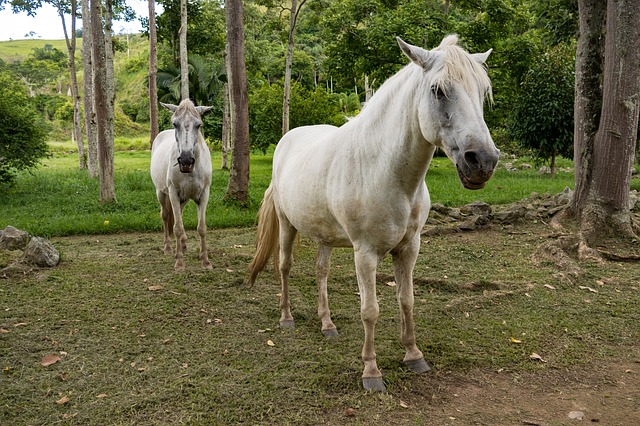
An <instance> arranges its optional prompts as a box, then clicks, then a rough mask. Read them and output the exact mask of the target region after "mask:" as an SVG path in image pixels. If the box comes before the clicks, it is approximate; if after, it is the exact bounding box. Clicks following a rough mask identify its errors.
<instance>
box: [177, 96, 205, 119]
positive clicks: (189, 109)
mask: <svg viewBox="0 0 640 426" xmlns="http://www.w3.org/2000/svg"><path fill="white" fill-rule="evenodd" d="M187 114H189V115H193V116H194V117H196V118H198V119H200V118H201V117H200V113H199V112H198V110H197V109H196V106H195V105H194V104H193V102H192V101H191V99H185V100H183V101H182V102H180V105H178V109H177V110H176V112H175V113H174V114H173V116H174V117H182V116H184V115H187Z"/></svg>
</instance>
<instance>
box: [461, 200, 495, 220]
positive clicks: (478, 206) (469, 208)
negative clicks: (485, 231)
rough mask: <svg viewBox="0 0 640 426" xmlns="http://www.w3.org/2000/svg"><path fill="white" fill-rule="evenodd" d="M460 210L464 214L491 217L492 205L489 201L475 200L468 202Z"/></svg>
mask: <svg viewBox="0 0 640 426" xmlns="http://www.w3.org/2000/svg"><path fill="white" fill-rule="evenodd" d="M460 212H461V213H463V214H471V215H477V216H483V217H490V216H491V206H490V205H489V204H487V203H483V202H482V201H475V202H473V203H471V204H467V205H466V206H462V207H461V208H460Z"/></svg>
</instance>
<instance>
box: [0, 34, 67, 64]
mask: <svg viewBox="0 0 640 426" xmlns="http://www.w3.org/2000/svg"><path fill="white" fill-rule="evenodd" d="M46 44H50V45H52V46H53V47H55V48H56V49H59V50H62V51H63V52H66V51H67V46H66V45H65V41H64V40H41V39H33V40H9V41H0V59H2V60H3V61H5V62H15V61H17V60H23V59H25V58H26V57H27V56H29V54H30V53H31V51H32V50H33V49H34V48H36V47H43V46H45V45H46Z"/></svg>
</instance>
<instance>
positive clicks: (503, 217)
mask: <svg viewBox="0 0 640 426" xmlns="http://www.w3.org/2000/svg"><path fill="white" fill-rule="evenodd" d="M526 212H527V210H526V209H525V208H524V207H522V206H514V207H513V208H512V209H511V210H505V211H503V212H498V213H495V214H494V215H493V218H494V220H495V221H496V222H500V223H503V224H507V223H514V222H516V221H517V220H518V219H520V218H522V217H524V215H525V214H526Z"/></svg>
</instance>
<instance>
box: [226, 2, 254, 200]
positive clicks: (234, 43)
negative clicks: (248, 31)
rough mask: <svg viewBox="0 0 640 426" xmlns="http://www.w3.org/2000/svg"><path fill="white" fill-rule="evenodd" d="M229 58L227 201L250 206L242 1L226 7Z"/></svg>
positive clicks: (229, 3)
mask: <svg viewBox="0 0 640 426" xmlns="http://www.w3.org/2000/svg"><path fill="white" fill-rule="evenodd" d="M225 13H226V26H227V46H228V55H229V76H228V77H229V94H230V96H229V100H230V102H231V138H232V145H233V152H232V156H231V171H230V173H229V185H228V187H227V193H226V195H225V199H232V200H236V201H238V202H240V203H241V204H243V205H246V204H247V203H248V202H249V105H248V101H249V100H248V99H249V98H248V94H247V70H246V68H245V63H244V26H243V22H242V0H227V1H226V4H225Z"/></svg>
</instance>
